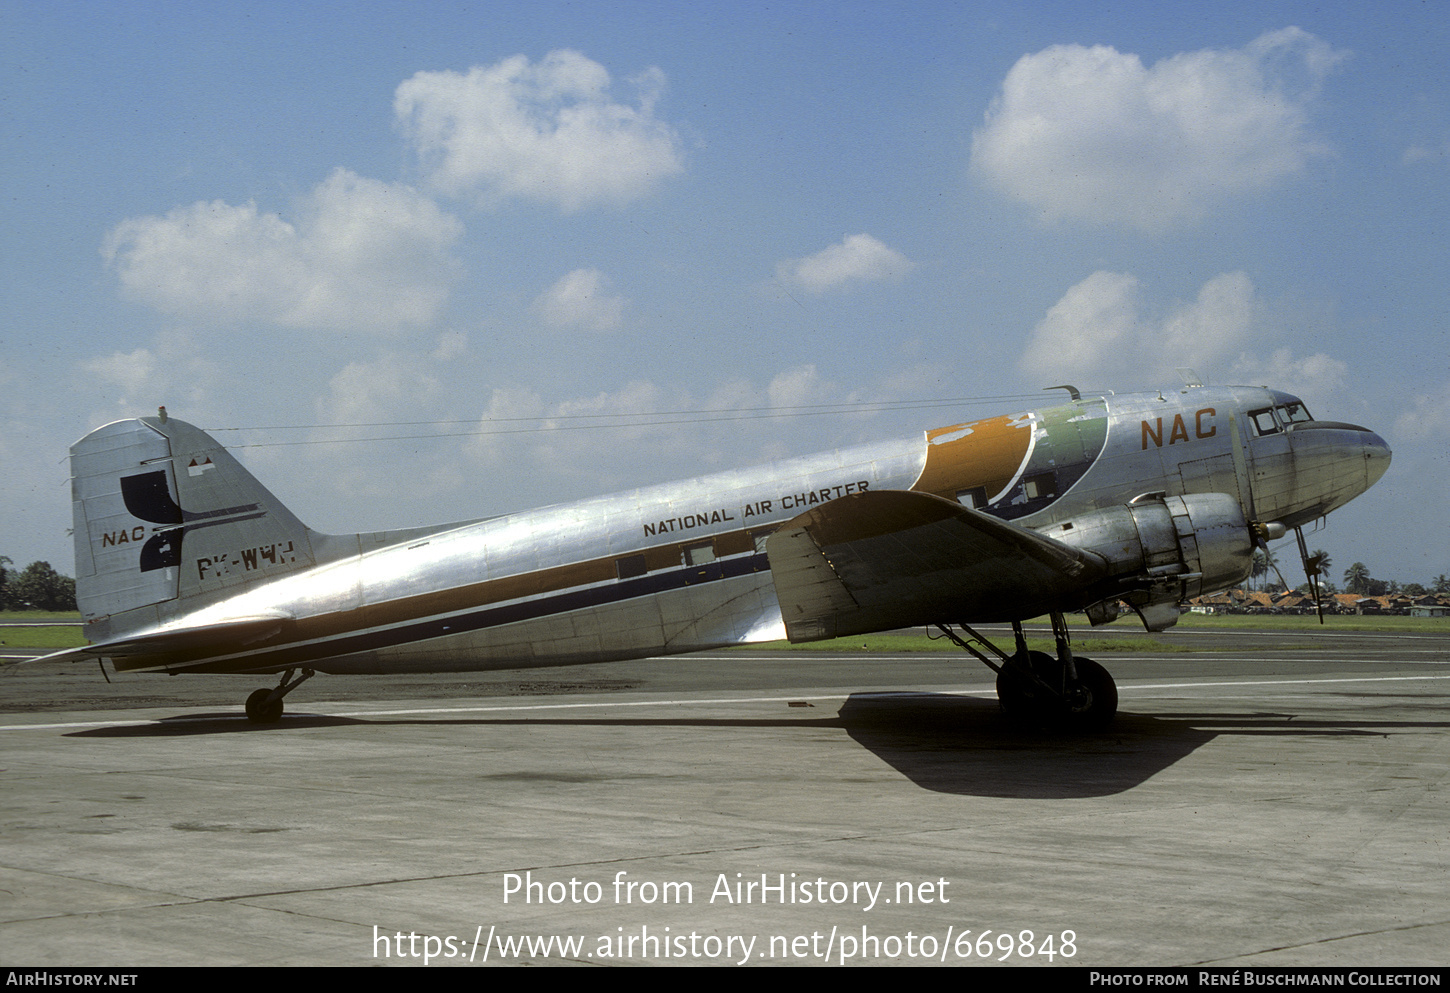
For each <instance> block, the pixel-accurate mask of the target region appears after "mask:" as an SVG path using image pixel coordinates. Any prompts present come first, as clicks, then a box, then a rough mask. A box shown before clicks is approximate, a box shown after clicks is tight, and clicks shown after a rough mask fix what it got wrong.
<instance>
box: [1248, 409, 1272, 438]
mask: <svg viewBox="0 0 1450 993" xmlns="http://www.w3.org/2000/svg"><path fill="white" fill-rule="evenodd" d="M1249 420H1251V421H1253V422H1254V433H1255V434H1257V435H1260V436H1263V435H1266V434H1273V433H1274V432H1276V431H1278V430H1279V425H1278V423H1277V422H1276V421H1275V420H1274V411H1273V408H1271V407H1265V408H1264V409H1263V410H1251V411H1249Z"/></svg>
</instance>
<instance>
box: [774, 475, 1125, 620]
mask: <svg viewBox="0 0 1450 993" xmlns="http://www.w3.org/2000/svg"><path fill="white" fill-rule="evenodd" d="M766 552H767V554H768V555H769V557H770V568H771V574H772V577H773V579H774V581H775V588H776V596H777V598H778V600H779V602H780V608H781V614H782V616H783V617H784V619H785V624H786V633H787V635H788V636H789V637H790V640H791V641H815V640H819V639H822V638H833V637H840V636H843V635H848V634H860V633H863V632H866V631H880V630H885V629H889V628H893V627H908V626H913V625H918V624H931V623H936V622H947V621H952V622H956V621H992V620H1011V619H1015V618H1022V617H1033V616H1036V615H1038V614H1040V613H1043V612H1044V611H1045V610H1048V609H1052V608H1054V607H1057V606H1059V605H1061V604H1062V603H1063V602H1064V601H1069V600H1073V599H1075V597H1076V595H1077V594H1079V593H1080V592H1081V591H1082V590H1084V589H1085V588H1086V587H1088V586H1090V585H1091V584H1092V583H1094V582H1096V581H1097V580H1098V579H1100V578H1102V576H1103V575H1104V573H1105V572H1106V571H1107V567H1106V562H1105V561H1104V560H1103V559H1102V558H1100V557H1099V556H1097V555H1095V554H1093V553H1092V552H1086V551H1082V550H1080V549H1076V548H1072V547H1069V546H1067V545H1064V544H1062V543H1061V542H1058V541H1054V540H1052V539H1051V538H1046V537H1043V536H1042V535H1039V534H1036V533H1034V532H1032V531H1029V530H1027V529H1026V528H1022V527H1019V526H1017V525H1015V524H1009V523H1007V522H1006V521H1001V520H998V519H997V518H995V517H992V516H990V515H989V514H983V513H981V512H979V511H975V510H970V509H968V508H966V507H962V506H960V505H958V504H955V503H952V502H951V501H949V500H944V499H942V498H941V497H937V496H932V495H931V494H927V493H916V492H908V491H902V490H877V491H868V492H866V493H854V494H849V495H847V496H844V497H841V498H840V499H837V500H832V501H831V502H829V503H826V504H822V505H820V506H818V507H814V508H812V509H811V510H808V511H806V512H805V513H803V514H801V515H799V516H797V517H795V518H792V519H791V520H790V521H787V522H786V523H785V524H784V525H782V526H781V527H780V529H779V530H777V531H776V532H775V534H774V535H772V536H771V537H770V539H769V541H768V542H767V544H766Z"/></svg>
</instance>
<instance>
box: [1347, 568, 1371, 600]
mask: <svg viewBox="0 0 1450 993" xmlns="http://www.w3.org/2000/svg"><path fill="white" fill-rule="evenodd" d="M1369 580H1370V575H1369V567H1368V566H1366V565H1365V564H1364V563H1363V562H1356V563H1355V564H1354V565H1352V566H1350V567H1349V568H1348V569H1346V570H1344V590H1345V592H1346V593H1363V592H1364V589H1365V587H1366V586H1367V585H1369Z"/></svg>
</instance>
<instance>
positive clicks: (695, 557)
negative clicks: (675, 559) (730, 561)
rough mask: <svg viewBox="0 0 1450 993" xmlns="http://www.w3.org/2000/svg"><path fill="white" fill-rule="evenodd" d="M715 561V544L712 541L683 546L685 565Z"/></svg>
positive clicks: (706, 563)
mask: <svg viewBox="0 0 1450 993" xmlns="http://www.w3.org/2000/svg"><path fill="white" fill-rule="evenodd" d="M714 561H715V545H714V543H713V542H709V541H706V542H702V543H701V544H698V545H686V546H685V565H708V564H710V563H711V562H714Z"/></svg>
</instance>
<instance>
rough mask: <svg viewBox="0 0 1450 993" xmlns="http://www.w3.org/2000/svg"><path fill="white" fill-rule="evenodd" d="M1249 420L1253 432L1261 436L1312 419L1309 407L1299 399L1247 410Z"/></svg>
mask: <svg viewBox="0 0 1450 993" xmlns="http://www.w3.org/2000/svg"><path fill="white" fill-rule="evenodd" d="M1249 420H1250V421H1252V422H1253V424H1254V433H1255V434H1257V435H1259V436H1261V437H1262V436H1263V435H1266V434H1274V433H1275V432H1277V431H1282V430H1283V429H1284V427H1285V426H1286V425H1289V424H1302V423H1303V422H1305V421H1312V420H1314V418H1313V417H1312V416H1311V415H1310V413H1309V409H1308V408H1307V407H1305V406H1304V405H1303V404H1302V403H1300V402H1299V401H1297V400H1296V401H1294V402H1293V403H1281V404H1279V406H1277V407H1265V408H1263V409H1262V410H1251V411H1249Z"/></svg>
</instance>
